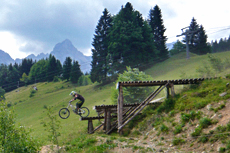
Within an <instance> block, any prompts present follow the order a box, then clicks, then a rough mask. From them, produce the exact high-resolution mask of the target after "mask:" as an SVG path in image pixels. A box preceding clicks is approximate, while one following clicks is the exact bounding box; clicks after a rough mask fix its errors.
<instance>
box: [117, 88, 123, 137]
mask: <svg viewBox="0 0 230 153" xmlns="http://www.w3.org/2000/svg"><path fill="white" fill-rule="evenodd" d="M118 87H119V97H118V103H117V104H118V105H117V120H118V127H119V126H121V125H122V122H123V115H122V113H123V89H122V86H119V85H118ZM119 133H120V134H122V130H120V131H119Z"/></svg>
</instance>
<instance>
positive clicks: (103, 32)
mask: <svg viewBox="0 0 230 153" xmlns="http://www.w3.org/2000/svg"><path fill="white" fill-rule="evenodd" d="M111 22H112V19H111V15H110V14H109V12H108V10H107V9H106V8H105V9H104V11H103V15H102V16H101V18H100V19H99V22H98V25H97V27H96V30H95V34H94V38H93V43H92V45H93V47H94V48H93V49H92V53H93V55H92V58H93V59H92V62H91V66H92V69H91V79H92V81H93V82H95V81H98V82H101V81H102V82H103V81H105V80H106V76H107V72H108V66H107V61H106V57H107V55H108V42H109V41H108V33H109V29H110V28H111V26H112V24H111Z"/></svg>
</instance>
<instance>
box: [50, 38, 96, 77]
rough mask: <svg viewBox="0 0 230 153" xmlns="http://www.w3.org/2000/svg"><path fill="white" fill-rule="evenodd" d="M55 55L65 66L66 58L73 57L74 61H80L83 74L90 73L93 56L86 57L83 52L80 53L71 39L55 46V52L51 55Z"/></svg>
mask: <svg viewBox="0 0 230 153" xmlns="http://www.w3.org/2000/svg"><path fill="white" fill-rule="evenodd" d="M50 54H52V55H54V56H55V57H56V58H57V59H59V60H60V61H61V63H62V64H63V63H64V61H65V59H66V57H71V59H72V60H75V61H78V63H79V64H80V65H81V67H80V68H81V70H82V72H84V73H85V72H90V69H91V66H90V63H91V60H92V57H91V56H85V55H84V54H83V53H82V52H80V51H78V50H77V49H76V48H75V47H74V46H73V44H72V42H71V41H70V40H69V39H66V40H64V41H63V42H61V43H58V44H56V45H55V47H54V49H53V51H52V52H51V53H50Z"/></svg>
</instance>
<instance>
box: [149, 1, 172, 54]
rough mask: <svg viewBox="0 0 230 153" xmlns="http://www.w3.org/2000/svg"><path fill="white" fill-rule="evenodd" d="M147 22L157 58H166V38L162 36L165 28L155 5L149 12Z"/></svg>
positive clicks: (159, 11)
mask: <svg viewBox="0 0 230 153" xmlns="http://www.w3.org/2000/svg"><path fill="white" fill-rule="evenodd" d="M148 21H149V25H150V26H151V29H152V33H153V37H154V39H153V41H154V44H155V46H156V48H157V50H158V51H159V53H158V56H159V58H160V59H166V58H168V49H167V47H166V41H167V38H166V36H164V33H165V31H166V28H165V27H164V24H163V19H162V15H161V9H160V8H159V7H158V5H156V6H155V7H154V8H153V9H151V10H150V12H149V20H148Z"/></svg>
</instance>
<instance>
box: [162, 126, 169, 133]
mask: <svg viewBox="0 0 230 153" xmlns="http://www.w3.org/2000/svg"><path fill="white" fill-rule="evenodd" d="M160 131H161V132H168V131H169V128H168V127H167V126H166V125H165V124H162V125H161V127H160Z"/></svg>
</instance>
